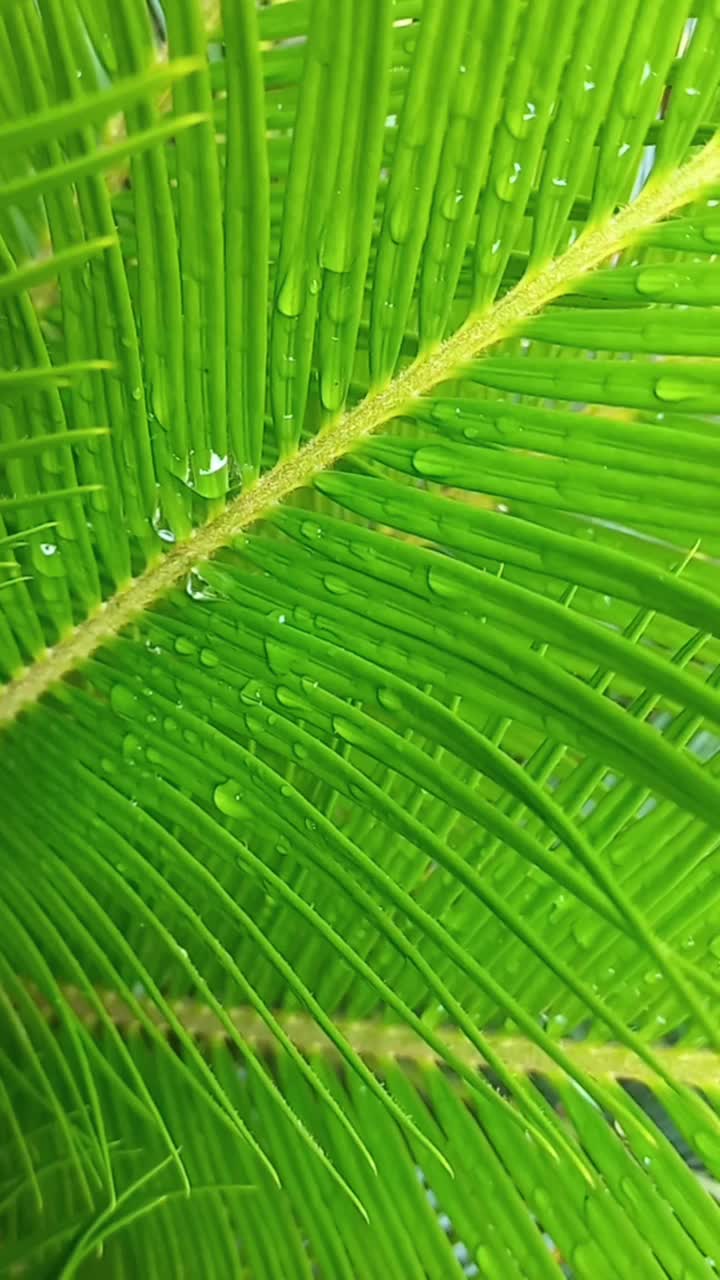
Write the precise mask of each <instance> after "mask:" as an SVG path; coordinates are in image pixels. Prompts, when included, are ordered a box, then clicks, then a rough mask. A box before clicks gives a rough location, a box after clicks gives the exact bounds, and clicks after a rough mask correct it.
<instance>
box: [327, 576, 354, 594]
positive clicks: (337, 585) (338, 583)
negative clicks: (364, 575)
mask: <svg viewBox="0 0 720 1280" xmlns="http://www.w3.org/2000/svg"><path fill="white" fill-rule="evenodd" d="M323 583H324V584H325V587H326V589H327V590H328V591H330V592H331V594H332V595H334V596H342V595H345V594H346V592H348V591H349V590H350V587H349V586H348V584H347V582H344V581H343V579H342V578H336V577H334V576H333V575H332V574H328V575H327V576H326V577H324V578H323Z"/></svg>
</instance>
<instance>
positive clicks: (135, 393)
mask: <svg viewBox="0 0 720 1280" xmlns="http://www.w3.org/2000/svg"><path fill="white" fill-rule="evenodd" d="M131 394H132V398H133V400H142V387H133V389H132V392H131Z"/></svg>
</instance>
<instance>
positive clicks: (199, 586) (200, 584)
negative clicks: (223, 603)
mask: <svg viewBox="0 0 720 1280" xmlns="http://www.w3.org/2000/svg"><path fill="white" fill-rule="evenodd" d="M207 585H208V584H207V582H206V581H205V579H204V578H203V577H201V575H200V574H199V573H198V571H197V569H191V570H190V573H189V574H188V576H187V581H186V583H185V590H186V591H187V593H188V595H189V596H190V597H191V599H193V600H211V599H212V595H211V594H210V592H209V591H208V590H207Z"/></svg>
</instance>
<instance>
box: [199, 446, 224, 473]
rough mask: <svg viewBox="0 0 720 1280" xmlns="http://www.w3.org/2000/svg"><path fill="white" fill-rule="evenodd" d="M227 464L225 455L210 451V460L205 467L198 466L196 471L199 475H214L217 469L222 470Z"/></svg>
mask: <svg viewBox="0 0 720 1280" xmlns="http://www.w3.org/2000/svg"><path fill="white" fill-rule="evenodd" d="M226 466H227V455H224V456H223V457H221V456H220V454H219V453H213V452H211V453H210V461H209V462H208V465H207V466H206V467H199V468H198V472H199V474H200V475H201V476H214V475H215V473H216V472H217V471H222V469H223V467H226Z"/></svg>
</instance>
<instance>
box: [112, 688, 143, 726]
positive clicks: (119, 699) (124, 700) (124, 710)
mask: <svg viewBox="0 0 720 1280" xmlns="http://www.w3.org/2000/svg"><path fill="white" fill-rule="evenodd" d="M110 706H111V707H112V709H113V711H115V712H117V714H118V715H121V716H130V717H132V718H133V719H135V720H137V719H138V718H139V716H140V714H141V711H140V700H139V698H138V697H137V694H134V693H133V692H132V690H131V689H128V687H127V685H124V684H114V685H113V687H112V689H111V691H110Z"/></svg>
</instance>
